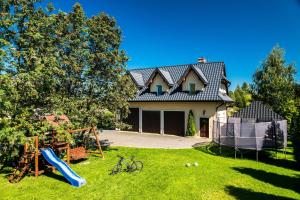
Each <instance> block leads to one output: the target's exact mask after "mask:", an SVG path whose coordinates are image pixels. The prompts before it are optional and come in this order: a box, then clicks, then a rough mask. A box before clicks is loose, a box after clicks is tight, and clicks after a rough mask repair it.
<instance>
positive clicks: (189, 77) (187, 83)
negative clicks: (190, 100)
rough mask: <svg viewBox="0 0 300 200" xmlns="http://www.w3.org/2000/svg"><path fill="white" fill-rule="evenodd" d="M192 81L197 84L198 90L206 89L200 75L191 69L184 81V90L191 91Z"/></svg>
mask: <svg viewBox="0 0 300 200" xmlns="http://www.w3.org/2000/svg"><path fill="white" fill-rule="evenodd" d="M191 83H194V84H195V89H196V91H200V90H202V89H204V84H203V82H202V81H201V80H200V79H199V77H198V76H197V74H196V73H195V72H194V71H193V70H190V72H189V73H188V74H187V76H186V77H185V80H184V81H183V82H182V91H189V90H190V84H191Z"/></svg>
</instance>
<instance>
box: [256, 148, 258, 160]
mask: <svg viewBox="0 0 300 200" xmlns="http://www.w3.org/2000/svg"><path fill="white" fill-rule="evenodd" d="M256 162H258V151H257V150H256Z"/></svg>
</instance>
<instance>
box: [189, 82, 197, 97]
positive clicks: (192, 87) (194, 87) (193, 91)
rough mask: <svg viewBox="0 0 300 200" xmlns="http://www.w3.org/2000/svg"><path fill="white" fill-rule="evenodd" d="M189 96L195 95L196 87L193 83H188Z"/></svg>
mask: <svg viewBox="0 0 300 200" xmlns="http://www.w3.org/2000/svg"><path fill="white" fill-rule="evenodd" d="M190 94H191V95H193V94H196V86H195V83H190Z"/></svg>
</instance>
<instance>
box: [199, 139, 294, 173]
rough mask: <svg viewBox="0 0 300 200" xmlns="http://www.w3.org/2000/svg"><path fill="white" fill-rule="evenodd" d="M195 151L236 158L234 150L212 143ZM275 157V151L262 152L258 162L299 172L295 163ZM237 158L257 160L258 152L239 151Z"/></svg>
mask: <svg viewBox="0 0 300 200" xmlns="http://www.w3.org/2000/svg"><path fill="white" fill-rule="evenodd" d="M195 149H196V150H199V151H202V152H204V153H208V154H211V155H216V156H222V157H227V158H235V155H234V148H232V147H227V146H221V148H220V146H219V145H218V144H215V143H210V144H209V145H206V146H202V147H197V148H195ZM275 155H276V153H275V152H274V151H260V152H259V156H258V157H259V159H258V161H259V162H262V163H266V164H271V165H274V166H277V167H283V168H288V169H292V170H299V168H298V167H297V163H296V162H295V161H293V160H287V159H277V158H276V156H275ZM236 158H237V159H240V158H246V159H250V160H256V151H252V150H242V149H239V150H238V151H237V152H236Z"/></svg>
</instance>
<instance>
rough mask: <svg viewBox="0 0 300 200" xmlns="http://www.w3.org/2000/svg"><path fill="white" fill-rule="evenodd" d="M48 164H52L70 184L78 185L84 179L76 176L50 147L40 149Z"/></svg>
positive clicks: (83, 182)
mask: <svg viewBox="0 0 300 200" xmlns="http://www.w3.org/2000/svg"><path fill="white" fill-rule="evenodd" d="M40 151H41V152H42V155H43V156H44V158H45V159H46V160H47V162H48V163H49V164H51V165H52V166H54V167H55V168H56V169H57V170H58V171H59V172H60V173H61V174H62V175H63V176H64V177H65V178H66V179H67V180H68V181H69V182H70V183H71V184H72V185H74V186H76V187H80V186H82V185H84V184H86V180H85V179H84V178H81V177H80V176H78V175H77V174H76V173H75V172H74V171H73V170H72V169H71V168H70V167H69V166H68V165H67V164H66V163H65V162H64V161H62V160H61V159H59V158H58V157H57V156H56V155H55V153H54V152H53V150H52V149H51V148H46V149H40Z"/></svg>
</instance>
